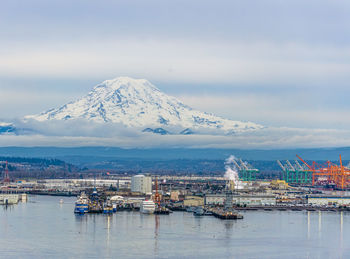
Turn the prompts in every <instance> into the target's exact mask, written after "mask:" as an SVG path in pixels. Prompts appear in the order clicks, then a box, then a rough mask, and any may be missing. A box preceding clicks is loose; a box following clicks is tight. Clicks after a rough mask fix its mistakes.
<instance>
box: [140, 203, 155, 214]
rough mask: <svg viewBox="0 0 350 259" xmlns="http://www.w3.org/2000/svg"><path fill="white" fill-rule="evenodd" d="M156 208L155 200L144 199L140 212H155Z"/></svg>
mask: <svg viewBox="0 0 350 259" xmlns="http://www.w3.org/2000/svg"><path fill="white" fill-rule="evenodd" d="M155 209H156V204H155V203H154V202H153V201H147V200H146V201H142V203H141V206H140V212H141V213H144V214H153V213H154V211H155Z"/></svg>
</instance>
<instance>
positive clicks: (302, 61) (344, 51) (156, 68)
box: [0, 38, 350, 87]
mask: <svg viewBox="0 0 350 259" xmlns="http://www.w3.org/2000/svg"><path fill="white" fill-rule="evenodd" d="M2 48H3V49H6V48H8V46H7V45H6V44H2ZM11 49H12V51H10V52H0V58H1V60H2V62H1V63H0V71H1V74H2V75H3V76H4V75H6V76H14V77H16V76H29V77H33V76H37V77H98V78H101V77H105V78H110V77H114V76H118V75H130V76H136V77H145V78H147V79H150V80H158V81H164V82H196V83H208V82H209V83H244V84H271V85H276V84H288V85H290V84H303V85H308V84H312V85H315V84H318V85H319V84H321V85H322V84H329V81H330V80H332V82H334V83H337V84H339V85H344V84H345V83H346V82H347V80H348V79H349V77H350V75H349V73H348V71H349V70H350V63H349V60H350V48H349V47H347V46H345V47H339V46H337V47H329V46H317V45H316V46H315V45H312V46H311V45H303V44H293V43H289V44H276V43H266V42H260V43H259V42H258V43H246V42H203V41H193V40H192V41H188V40H187V41H184V40H164V39H155V40H142V41H140V40H139V39H138V40H137V39H130V38H129V39H124V40H119V39H118V40H116V39H114V38H110V39H106V40H101V41H91V40H90V41H87V42H84V43H82V42H79V41H78V42H69V44H67V45H65V44H64V43H60V44H58V43H52V44H49V45H46V46H40V45H39V46H35V45H31V44H29V45H26V46H17V47H16V46H15V47H12V48H11ZM278 87H281V85H279V86H278Z"/></svg>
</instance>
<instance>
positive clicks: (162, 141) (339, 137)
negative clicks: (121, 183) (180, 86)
mask: <svg viewBox="0 0 350 259" xmlns="http://www.w3.org/2000/svg"><path fill="white" fill-rule="evenodd" d="M17 126H18V127H24V128H25V127H27V128H32V129H35V132H34V133H33V134H27V135H18V136H16V135H11V134H7V135H0V146H118V147H124V148H135V147H138V148H143V147H145V148H151V147H168V148H171V147H192V148H242V149H252V148H297V147H302V148H308V147H343V146H349V145H350V131H349V130H330V129H301V128H287V127H280V128H276V127H275V128H273V127H269V128H265V129H262V130H258V131H255V132H247V133H242V134H236V135H233V136H219V135H204V134H203V135H165V136H161V135H156V134H150V133H142V132H141V131H140V129H130V128H125V127H123V126H121V125H116V124H97V123H96V124H95V123H90V122H85V123H84V122H83V121H75V122H73V121H69V122H62V121H60V122H47V123H37V122H33V121H30V122H28V123H24V124H20V123H18V124H17Z"/></svg>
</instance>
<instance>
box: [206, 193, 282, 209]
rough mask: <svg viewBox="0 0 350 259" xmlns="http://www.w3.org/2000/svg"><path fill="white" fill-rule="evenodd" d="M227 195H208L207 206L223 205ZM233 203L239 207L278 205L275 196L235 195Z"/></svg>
mask: <svg viewBox="0 0 350 259" xmlns="http://www.w3.org/2000/svg"><path fill="white" fill-rule="evenodd" d="M225 199H226V194H206V195H205V205H223V204H224V201H225ZM232 203H233V204H234V205H239V206H264V205H276V197H275V196H274V195H233V197H232Z"/></svg>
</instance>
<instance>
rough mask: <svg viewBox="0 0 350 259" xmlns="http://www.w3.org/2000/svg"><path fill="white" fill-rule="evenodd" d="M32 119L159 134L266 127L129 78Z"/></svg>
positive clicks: (111, 82)
mask: <svg viewBox="0 0 350 259" xmlns="http://www.w3.org/2000/svg"><path fill="white" fill-rule="evenodd" d="M30 119H32V120H35V121H40V122H45V121H50V120H65V121H67V120H76V119H80V120H81V119H83V120H88V121H93V122H96V123H117V124H123V125H125V126H126V127H132V128H139V129H140V130H142V131H144V132H153V133H158V134H196V133H197V134H200V133H210V134H213V133H214V134H218V133H219V134H234V133H240V132H246V131H254V130H258V129H261V128H263V126H261V125H258V124H255V123H252V122H241V121H233V120H228V119H224V118H220V117H217V116H215V115H212V114H208V113H205V112H201V111H198V110H195V109H192V108H191V107H189V106H187V105H185V104H183V103H182V102H181V101H179V100H178V99H177V98H175V97H172V96H168V95H166V94H164V93H163V92H161V91H160V90H159V89H158V88H157V87H155V86H154V85H152V84H151V83H150V82H149V81H147V80H145V79H132V78H129V77H118V78H115V79H112V80H106V81H104V82H102V83H101V84H99V85H97V86H95V87H94V88H93V89H92V90H91V91H90V92H89V93H88V94H87V95H86V96H84V97H82V98H80V99H78V100H76V101H73V102H70V103H68V104H65V105H63V106H62V107H59V108H55V109H51V110H48V111H46V112H43V113H41V114H38V115H28V116H26V117H25V120H30Z"/></svg>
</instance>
